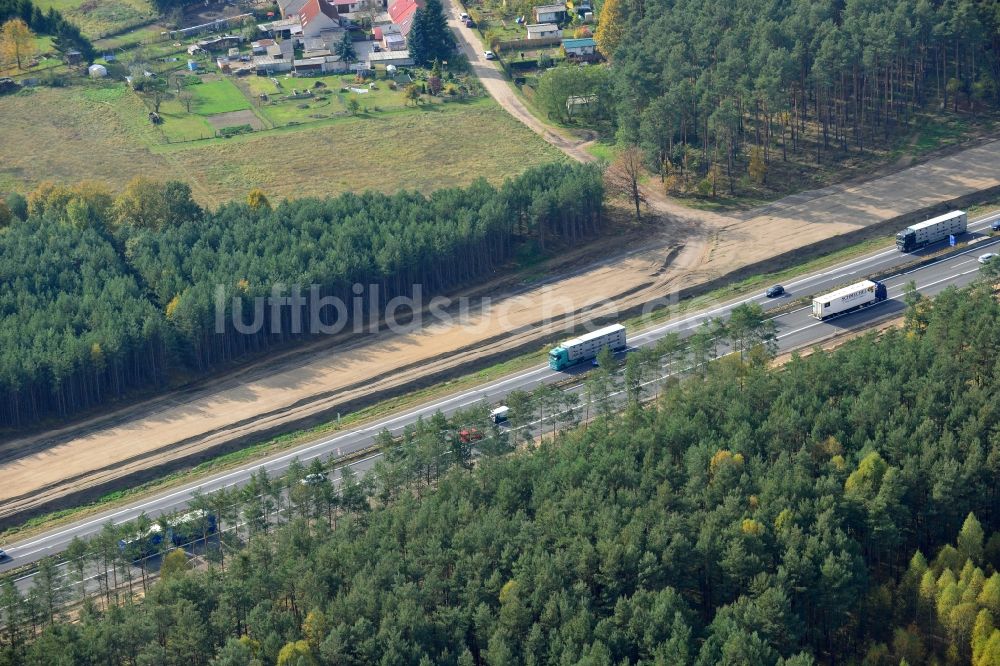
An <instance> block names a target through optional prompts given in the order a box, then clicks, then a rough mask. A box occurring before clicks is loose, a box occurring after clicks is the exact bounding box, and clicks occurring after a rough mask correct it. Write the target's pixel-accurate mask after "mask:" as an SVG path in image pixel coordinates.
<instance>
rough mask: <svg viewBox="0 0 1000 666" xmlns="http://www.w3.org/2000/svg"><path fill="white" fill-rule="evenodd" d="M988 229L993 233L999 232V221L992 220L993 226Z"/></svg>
mask: <svg viewBox="0 0 1000 666" xmlns="http://www.w3.org/2000/svg"><path fill="white" fill-rule="evenodd" d="M990 229H992V230H993V231H1000V220H993V224H991V225H990Z"/></svg>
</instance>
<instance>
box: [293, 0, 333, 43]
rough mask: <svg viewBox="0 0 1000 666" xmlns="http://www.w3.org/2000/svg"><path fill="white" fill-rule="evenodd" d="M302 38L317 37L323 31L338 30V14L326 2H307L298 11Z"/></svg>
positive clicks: (309, 0) (314, 0)
mask: <svg viewBox="0 0 1000 666" xmlns="http://www.w3.org/2000/svg"><path fill="white" fill-rule="evenodd" d="M299 24H300V25H301V26H302V38H303V39H307V38H311V37H319V36H320V33H321V32H323V31H325V30H338V29H340V14H339V13H338V12H337V8H336V7H334V6H333V5H332V4H330V3H329V2H328V1H327V0H308V1H307V2H306V4H304V5H303V6H302V9H300V10H299Z"/></svg>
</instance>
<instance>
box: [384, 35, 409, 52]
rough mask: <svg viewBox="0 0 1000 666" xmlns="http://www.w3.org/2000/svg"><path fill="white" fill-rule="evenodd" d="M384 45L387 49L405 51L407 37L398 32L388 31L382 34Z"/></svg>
mask: <svg viewBox="0 0 1000 666" xmlns="http://www.w3.org/2000/svg"><path fill="white" fill-rule="evenodd" d="M382 46H384V47H385V48H386V50H387V51H405V50H406V37H403V36H402V35H401V34H399V33H398V32H387V33H385V34H384V35H383V36H382Z"/></svg>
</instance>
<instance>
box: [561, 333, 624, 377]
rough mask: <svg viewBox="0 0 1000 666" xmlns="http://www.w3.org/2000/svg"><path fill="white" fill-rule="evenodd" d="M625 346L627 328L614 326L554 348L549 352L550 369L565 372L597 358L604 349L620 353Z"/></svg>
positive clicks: (564, 342)
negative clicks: (571, 367) (569, 368)
mask: <svg viewBox="0 0 1000 666" xmlns="http://www.w3.org/2000/svg"><path fill="white" fill-rule="evenodd" d="M625 346H626V341H625V327H624V326H622V325H621V324H612V325H611V326H605V327H604V328H600V329H598V330H596V331H593V332H591V333H587V334H586V335H581V336H580V337H578V338H573V339H571V340H565V341H563V342H561V343H559V345H558V346H556V347H553V348H552V349H551V350H550V351H549V367H550V368H552V369H553V370H565V369H566V368H568V367H570V366H573V365H576V364H577V363H582V362H583V361H587V360H590V359H594V358H597V355H598V354H599V353H600V351H601V350H602V349H604V348H608V349H610V350H611V351H620V350H622V349H625Z"/></svg>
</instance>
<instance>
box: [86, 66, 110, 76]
mask: <svg viewBox="0 0 1000 666" xmlns="http://www.w3.org/2000/svg"><path fill="white" fill-rule="evenodd" d="M87 73H88V74H90V78H92V79H103V78H104V77H105V76H107V75H108V68H107V67H105V66H104V65H96V64H95V65H91V66H90V67H88V68H87Z"/></svg>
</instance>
